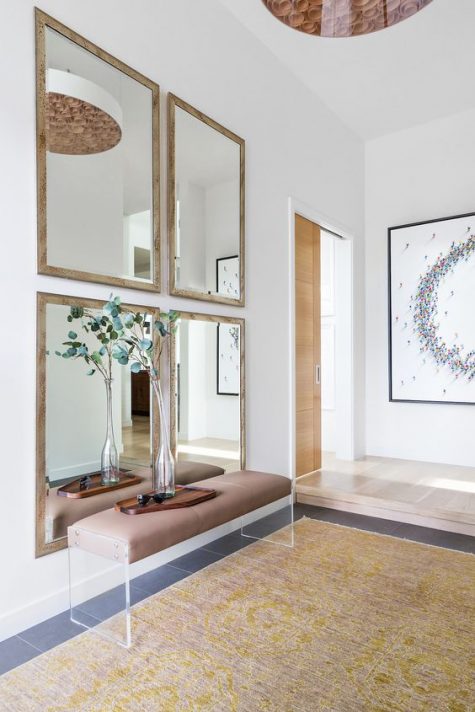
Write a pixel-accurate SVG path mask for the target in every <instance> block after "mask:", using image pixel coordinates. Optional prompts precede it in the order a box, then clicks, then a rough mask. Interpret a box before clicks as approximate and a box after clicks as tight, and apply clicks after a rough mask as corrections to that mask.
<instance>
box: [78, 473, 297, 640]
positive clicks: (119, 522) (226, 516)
mask: <svg viewBox="0 0 475 712" xmlns="http://www.w3.org/2000/svg"><path fill="white" fill-rule="evenodd" d="M191 484H196V485H202V486H205V487H210V488H212V489H215V490H216V492H217V495H216V497H215V498H213V499H209V500H207V501H205V502H201V503H200V504H196V505H194V506H192V507H184V508H182V509H171V510H169V511H165V510H162V511H160V512H150V513H148V514H140V515H135V516H133V515H132V516H131V515H128V514H123V513H121V512H117V511H115V510H114V509H107V510H105V511H102V512H97V513H96V514H92V515H91V516H89V517H85V518H84V519H80V520H79V521H77V522H76V523H75V524H73V525H72V526H70V527H68V546H69V551H70V555H69V557H68V559H69V586H70V598H69V600H70V616H71V621H73V622H74V623H77V624H79V625H81V626H82V627H84V628H88V629H89V628H90V627H91V626H90V617H89V616H88V615H87V613H86V616H85V618H84V616H83V611H82V609H81V606H80V605H76V604H75V603H74V602H73V599H74V597H75V587H74V584H73V564H72V560H73V558H74V551H75V550H79V551H78V553H80V554H81V555H83V552H89V553H91V554H94V555H96V556H100V557H103V558H105V559H108V560H109V561H113V562H114V563H116V564H123V568H124V579H123V580H124V585H125V596H124V601H125V634H124V636H123V637H117V635H116V633H115V632H114V631H115V629H116V625H115V623H114V624H113V625H112V631H113V632H112V634H110V633H108V632H107V631H105V630H104V629H103V627H102V626H99V628H93V630H96V632H97V633H99V634H100V635H102V636H104V637H106V638H108V639H110V640H113V641H114V642H116V643H119V645H122V646H124V647H126V648H128V647H130V645H131V642H132V633H131V630H132V627H131V612H130V574H129V564H133V563H135V562H138V561H141V560H142V559H145V558H146V557H148V556H152V555H153V554H157V553H158V552H160V551H164V550H165V549H168V548H169V547H171V546H174V545H175V544H180V543H181V542H183V541H186V540H187V539H190V538H192V537H194V536H197V535H198V534H202V533H203V532H206V531H208V530H210V529H213V528H214V527H217V526H219V525H220V524H224V523H226V522H230V521H232V520H233V519H237V518H239V517H241V518H242V517H244V516H245V515H246V514H249V513H250V512H253V511H255V510H257V509H260V508H261V507H264V506H265V505H267V504H270V503H271V502H276V501H277V500H280V499H283V498H285V497H289V503H290V505H291V512H292V515H291V521H293V489H292V481H291V480H290V479H289V478H287V477H283V476H282V475H271V474H269V473H266V472H254V471H250V470H241V471H239V472H228V473H226V474H223V475H219V476H217V477H211V478H209V479H206V480H203V481H197V482H195V483H191ZM241 533H242V534H244V532H243V530H242V528H241ZM244 536H248V535H246V534H244ZM251 538H256V537H251ZM291 541H292V544H290V546H293V529H292V530H291ZM284 546H288V545H287V544H284ZM83 589H84V582H83V581H81V582H80V585H79V586H78V590H79V592H80V595H81V601H82V600H83V598H82V597H83ZM81 617H82V619H81Z"/></svg>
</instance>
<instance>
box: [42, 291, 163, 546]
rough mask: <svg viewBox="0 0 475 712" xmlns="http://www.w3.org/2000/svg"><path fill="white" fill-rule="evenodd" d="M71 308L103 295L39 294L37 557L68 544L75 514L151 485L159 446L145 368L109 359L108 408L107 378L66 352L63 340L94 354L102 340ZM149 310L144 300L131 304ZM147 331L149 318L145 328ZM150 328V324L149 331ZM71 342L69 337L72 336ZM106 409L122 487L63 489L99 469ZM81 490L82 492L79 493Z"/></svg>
mask: <svg viewBox="0 0 475 712" xmlns="http://www.w3.org/2000/svg"><path fill="white" fill-rule="evenodd" d="M71 307H74V308H82V309H86V310H88V311H89V312H92V313H93V314H98V315H99V314H101V310H102V307H103V302H99V301H95V300H91V299H82V298H78V297H64V296H58V295H54V294H43V293H41V294H39V295H38V327H37V328H38V331H37V350H38V352H37V369H38V372H37V384H38V385H37V388H38V391H37V522H36V531H37V538H36V552H37V556H42V555H43V554H48V553H50V552H51V551H56V550H57V549H61V548H63V547H65V546H66V539H65V537H66V532H67V527H68V526H69V525H70V524H73V523H74V522H75V521H77V520H78V519H81V518H82V517H85V516H88V515H89V514H94V513H95V512H98V511H102V510H104V509H108V508H110V507H112V506H113V505H114V503H115V502H116V501H118V500H120V499H124V498H125V497H129V496H134V495H135V494H136V493H138V492H143V491H147V490H149V489H150V487H151V464H152V455H153V451H156V448H157V438H158V422H157V421H158V418H157V413H156V412H155V409H154V407H153V406H152V411H153V412H151V403H152V402H153V401H152V400H151V398H150V384H149V379H148V375H147V373H146V372H144V371H140V372H139V373H132V372H131V370H130V368H128V367H127V366H121V365H120V364H119V363H118V362H117V361H113V365H112V379H113V380H112V384H111V391H110V395H111V409H110V411H109V410H108V408H107V390H106V385H105V380H104V378H103V377H102V376H101V373H100V372H99V371H98V370H97V371H96V373H94V374H93V375H92V376H90V375H88V370H89V369H90V365H87V364H86V363H85V361H84V359H82V358H77V359H73V358H64V357H63V356H62V354H63V353H65V351H66V350H67V349H68V346H67V345H65V342H66V343H67V342H68V341H71V339H74V340H76V339H77V341H78V342H79V341H81V342H82V343H84V344H85V345H86V346H87V347H88V349H89V352H90V353H92V352H94V351H95V350H97V349H98V348H99V347H100V344H99V346H98V341H97V339H96V335H95V333H94V332H92V331H91V330H88V331H86V329H85V328H84V325H85V324H86V323H87V322H86V320H85V319H84V318H83V317H81V318H79V319H78V318H76V319H74V320H73V321H72V322H71V321H69V320H68V316H70V314H71ZM128 308H129V309H130V310H131V311H133V312H141V313H147V314H150V321H151V320H153V319H154V318H155V317H156V315H158V311H155V310H151V309H149V308H147V307H137V306H129V307H128ZM144 328H145V329H146V333H148V331H150V328H149V326H148V317H147V320H146V325H145V327H144ZM147 330H148V331H147ZM73 343H74V341H73ZM108 412H110V413H111V415H112V417H111V421H110V426H111V427H112V429H113V434H114V439H115V445H116V450H117V454H118V457H119V468H120V471H121V476H123V477H124V483H123V484H124V485H125V486H124V487H123V488H120V489H117V488H115V487H112V488H110V490H109V491H107V490H105V491H100V492H98V493H97V494H94V495H90V494H89V490H88V494H87V496H82V495H85V492H83V493H82V495H81V496H80V497H76V496H71V495H77V494H78V492H77V491H76V489H77V488H76V486H75V485H73V491H72V492H69V494H68V495H67V494H66V492H65V488H66V491H67V488H68V487H70V486H71V483H77V481H78V480H80V479H81V478H84V477H88V476H91V475H93V474H94V473H98V472H100V469H101V454H102V450H103V446H104V443H105V440H106V436H107V431H108V427H107V426H108V422H107V421H108ZM79 494H81V492H79Z"/></svg>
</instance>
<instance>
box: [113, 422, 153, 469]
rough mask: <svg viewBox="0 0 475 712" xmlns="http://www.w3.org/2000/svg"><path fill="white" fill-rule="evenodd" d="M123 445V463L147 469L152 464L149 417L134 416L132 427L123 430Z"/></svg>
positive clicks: (121, 457)
mask: <svg viewBox="0 0 475 712" xmlns="http://www.w3.org/2000/svg"><path fill="white" fill-rule="evenodd" d="M122 445H123V451H122V454H121V456H120V461H121V462H124V463H126V464H127V463H130V464H131V465H143V466H145V467H146V466H147V465H149V464H150V463H151V455H150V418H149V417H148V416H147V415H134V416H132V425H131V426H128V427H125V428H122Z"/></svg>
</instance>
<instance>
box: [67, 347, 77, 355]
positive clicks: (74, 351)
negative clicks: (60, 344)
mask: <svg viewBox="0 0 475 712" xmlns="http://www.w3.org/2000/svg"><path fill="white" fill-rule="evenodd" d="M77 352H78V350H77V349H73V348H70V349H68V351H67V353H68V354H69V355H70V356H76V354H77Z"/></svg>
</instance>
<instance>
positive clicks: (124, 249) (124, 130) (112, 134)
mask: <svg viewBox="0 0 475 712" xmlns="http://www.w3.org/2000/svg"><path fill="white" fill-rule="evenodd" d="M36 60H37V65H36V67H37V68H36V92H37V98H36V101H37V171H38V272H39V273H40V274H49V275H54V276H57V277H66V278H70V279H79V280H86V281H90V282H100V283H103V284H112V285H117V286H121V287H129V288H133V289H142V290H144V289H146V290H147V289H148V290H153V291H158V290H159V288H160V283H159V280H160V259H159V254H160V253H159V250H160V239H159V238H160V227H159V142H160V139H159V87H158V85H157V84H155V83H154V82H152V81H151V80H150V79H147V78H146V77H144V76H142V75H141V74H139V72H136V71H135V70H134V69H131V68H130V67H128V66H127V65H125V64H124V63H123V62H121V61H120V60H118V59H116V58H115V57H112V56H111V55H110V54H108V53H107V52H104V51H103V50H101V49H100V48H99V47H96V45H94V44H92V43H91V42H89V41H88V40H86V39H84V38H83V37H81V36H80V35H78V34H77V33H76V32H73V31H72V30H70V29H69V28H67V27H65V26H64V25H62V24H61V23H59V22H57V21H56V20H54V19H53V18H51V17H49V16H48V15H45V14H44V13H43V12H41V11H40V10H36Z"/></svg>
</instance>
